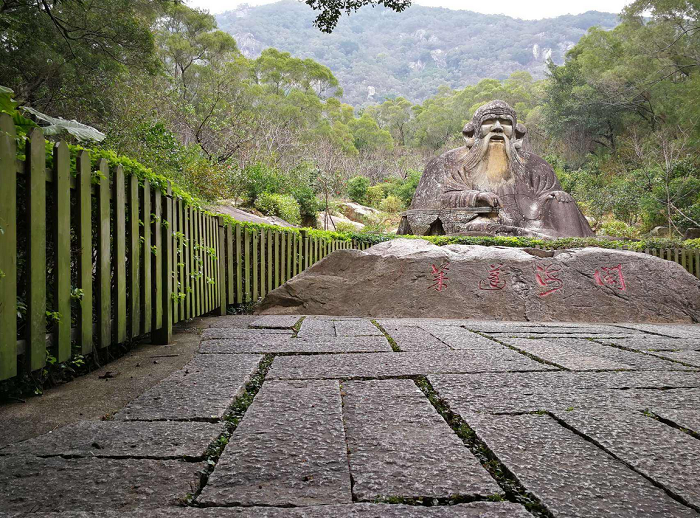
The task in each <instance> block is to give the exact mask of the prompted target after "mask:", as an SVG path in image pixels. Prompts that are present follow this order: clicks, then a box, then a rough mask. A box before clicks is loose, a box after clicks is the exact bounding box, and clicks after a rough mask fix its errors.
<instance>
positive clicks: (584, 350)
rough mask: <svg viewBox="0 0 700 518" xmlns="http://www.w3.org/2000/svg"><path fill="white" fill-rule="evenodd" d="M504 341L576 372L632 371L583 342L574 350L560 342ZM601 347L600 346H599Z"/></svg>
mask: <svg viewBox="0 0 700 518" xmlns="http://www.w3.org/2000/svg"><path fill="white" fill-rule="evenodd" d="M503 341H504V342H506V343H508V344H510V345H512V346H513V347H517V348H518V349H520V350H521V351H525V352H527V353H529V354H532V355H534V356H537V357H538V358H541V359H543V360H547V361H549V362H552V363H556V364H557V365H560V366H562V367H564V368H565V369H569V370H574V371H589V370H619V369H632V368H633V367H632V366H631V365H627V364H626V363H621V362H617V361H614V360H611V359H609V358H603V357H600V356H596V354H595V351H591V350H590V349H591V348H590V347H588V344H585V343H584V341H581V347H577V348H573V347H566V346H564V345H560V344H559V342H558V341H554V340H552V341H548V340H543V339H527V338H520V339H516V338H503ZM598 347H600V345H599V346H598Z"/></svg>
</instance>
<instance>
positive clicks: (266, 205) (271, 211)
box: [255, 192, 301, 225]
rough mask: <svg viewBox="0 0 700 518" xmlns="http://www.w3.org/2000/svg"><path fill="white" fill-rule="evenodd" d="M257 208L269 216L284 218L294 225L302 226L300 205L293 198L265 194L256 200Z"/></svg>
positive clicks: (284, 195) (283, 195)
mask: <svg viewBox="0 0 700 518" xmlns="http://www.w3.org/2000/svg"><path fill="white" fill-rule="evenodd" d="M255 208H256V209H258V210H259V211H260V212H262V213H263V214H266V215H268V216H277V217H279V218H282V219H283V220H285V221H286V222H288V223H291V224H292V225H300V224H301V211H300V209H299V204H298V203H297V201H296V200H295V199H294V198H293V197H292V196H289V195H286V194H270V193H269V192H263V193H261V194H260V195H259V196H258V197H257V199H256V200H255Z"/></svg>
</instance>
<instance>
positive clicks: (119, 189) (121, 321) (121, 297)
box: [113, 165, 126, 344]
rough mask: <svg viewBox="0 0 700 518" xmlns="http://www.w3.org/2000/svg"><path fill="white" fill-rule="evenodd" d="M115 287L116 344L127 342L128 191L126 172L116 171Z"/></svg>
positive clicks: (114, 198) (119, 168)
mask: <svg viewBox="0 0 700 518" xmlns="http://www.w3.org/2000/svg"><path fill="white" fill-rule="evenodd" d="M113 182H114V185H113V187H114V195H113V203H114V237H113V239H114V263H115V264H114V287H115V291H116V293H115V305H114V306H115V310H116V311H115V315H114V319H115V324H116V342H115V343H118V344H120V343H123V342H125V341H126V189H125V181H124V170H123V169H122V166H121V165H118V166H117V168H116V169H115V170H114V180H113Z"/></svg>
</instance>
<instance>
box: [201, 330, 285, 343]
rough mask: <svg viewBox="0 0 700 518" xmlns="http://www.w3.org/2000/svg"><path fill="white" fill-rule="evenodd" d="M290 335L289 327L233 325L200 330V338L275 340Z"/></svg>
mask: <svg viewBox="0 0 700 518" xmlns="http://www.w3.org/2000/svg"><path fill="white" fill-rule="evenodd" d="M291 336H292V330H291V329H237V328H233V327H210V328H208V329H205V330H203V331H202V340H219V339H238V340H246V339H247V340H258V339H259V340H266V339H267V340H275V339H278V338H279V339H281V338H285V337H286V338H289V337H291Z"/></svg>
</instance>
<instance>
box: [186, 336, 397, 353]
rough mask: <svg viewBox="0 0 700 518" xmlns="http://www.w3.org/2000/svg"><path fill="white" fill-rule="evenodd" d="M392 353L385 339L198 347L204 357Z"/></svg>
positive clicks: (219, 342)
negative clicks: (249, 354)
mask: <svg viewBox="0 0 700 518" xmlns="http://www.w3.org/2000/svg"><path fill="white" fill-rule="evenodd" d="M391 351H392V349H391V346H390V345H389V342H388V341H387V340H386V338H385V337H384V336H383V335H382V336H356V337H348V336H345V337H341V336H339V337H337V338H334V337H321V338H285V339H284V340H205V341H203V342H202V343H201V345H200V347H199V352H200V353H204V354H241V353H265V354H271V353H275V354H277V353H285V354H287V353H288V354H295V353H299V354H315V353H362V352H391Z"/></svg>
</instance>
